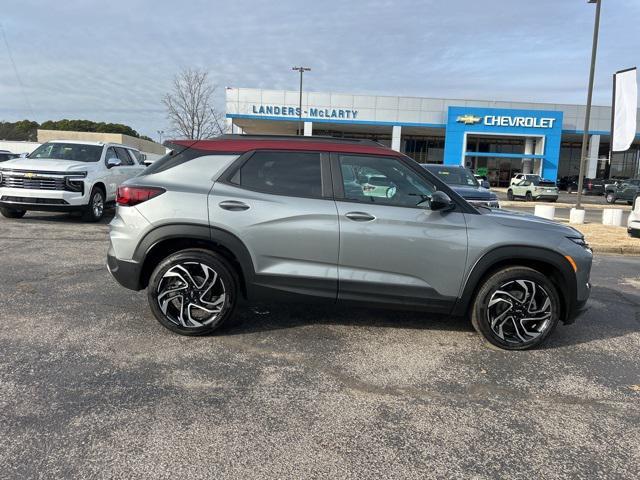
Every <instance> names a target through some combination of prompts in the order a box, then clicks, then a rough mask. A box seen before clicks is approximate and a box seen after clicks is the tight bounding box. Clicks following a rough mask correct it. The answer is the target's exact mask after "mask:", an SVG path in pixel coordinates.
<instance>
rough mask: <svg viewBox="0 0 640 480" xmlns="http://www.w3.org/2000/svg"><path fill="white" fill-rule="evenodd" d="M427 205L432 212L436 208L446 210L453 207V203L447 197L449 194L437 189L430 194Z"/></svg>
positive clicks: (436, 209)
mask: <svg viewBox="0 0 640 480" xmlns="http://www.w3.org/2000/svg"><path fill="white" fill-rule="evenodd" d="M429 207H430V208H431V210H433V211H434V212H435V211H438V210H440V211H443V212H447V211H449V210H452V209H453V208H455V203H453V201H452V200H451V198H449V195H447V194H446V193H444V192H441V191H439V190H438V191H435V192H433V194H432V195H431V200H430V201H429Z"/></svg>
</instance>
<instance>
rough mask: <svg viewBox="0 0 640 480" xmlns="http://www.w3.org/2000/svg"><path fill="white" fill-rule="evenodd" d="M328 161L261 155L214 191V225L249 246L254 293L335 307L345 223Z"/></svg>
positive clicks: (295, 154) (211, 217)
mask: <svg viewBox="0 0 640 480" xmlns="http://www.w3.org/2000/svg"><path fill="white" fill-rule="evenodd" d="M328 161H329V158H328V156H327V158H323V159H322V160H321V155H320V154H319V153H313V152H268V151H258V152H255V153H254V154H253V155H252V156H251V157H250V158H248V160H246V162H245V163H244V164H243V165H242V166H240V167H239V168H238V169H237V170H236V172H235V173H234V174H233V175H232V176H231V178H230V179H228V180H225V181H223V182H216V184H215V185H214V187H213V189H212V191H211V195H210V196H209V222H210V225H211V227H212V228H223V229H225V230H228V231H230V233H232V234H234V235H235V236H236V237H238V238H239V239H240V240H241V241H242V243H243V244H244V245H245V246H246V247H247V249H248V250H249V254H250V255H251V259H252V262H253V267H254V270H255V274H256V276H255V281H254V286H256V287H264V288H265V289H276V290H280V291H284V292H290V293H297V294H303V295H304V294H306V295H311V296H317V297H325V298H328V299H331V300H335V298H336V295H337V283H338V217H337V213H336V206H335V202H334V201H333V199H332V192H331V181H330V174H329V165H328ZM324 178H326V179H327V180H326V181H324V180H323V179H324ZM258 290H261V289H258Z"/></svg>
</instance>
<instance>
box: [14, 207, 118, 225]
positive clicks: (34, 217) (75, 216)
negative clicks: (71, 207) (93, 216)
mask: <svg viewBox="0 0 640 480" xmlns="http://www.w3.org/2000/svg"><path fill="white" fill-rule="evenodd" d="M115 214H116V210H115V208H107V209H105V211H104V216H103V217H102V219H101V220H100V221H99V222H95V223H94V224H95V225H107V224H109V222H111V220H112V219H113V217H114V215H115ZM14 221H18V222H26V223H36V222H49V223H62V224H65V223H67V224H76V223H93V222H85V221H84V220H82V215H81V214H80V213H77V212H72V213H64V212H62V213H60V212H37V211H30V212H27V214H26V215H25V216H24V217H22V218H21V219H19V220H14Z"/></svg>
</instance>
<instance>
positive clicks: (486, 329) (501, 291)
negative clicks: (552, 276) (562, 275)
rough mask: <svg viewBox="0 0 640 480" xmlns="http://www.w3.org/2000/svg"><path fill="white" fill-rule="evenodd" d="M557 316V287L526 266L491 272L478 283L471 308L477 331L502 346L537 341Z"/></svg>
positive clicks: (513, 347)
mask: <svg viewBox="0 0 640 480" xmlns="http://www.w3.org/2000/svg"><path fill="white" fill-rule="evenodd" d="M559 319H560V297H559V295H558V290H557V288H556V287H555V285H553V283H551V282H550V281H549V279H548V278H547V277H546V276H545V275H542V274H541V273H540V272H538V271H536V270H533V269H531V268H528V267H507V268H504V269H502V270H499V271H497V272H496V273H494V274H492V275H491V276H490V277H489V278H487V279H486V280H485V281H484V283H483V284H482V286H481V287H480V290H479V291H478V293H477V295H476V297H475V299H474V302H473V305H472V311H471V323H472V324H473V326H474V328H475V329H476V331H478V332H479V333H480V334H481V335H482V336H483V337H484V339H485V340H486V341H487V342H489V343H491V344H492V345H495V346H497V347H500V348H503V349H505V350H526V349H529V348H533V347H536V346H538V345H540V344H541V343H542V342H544V341H545V340H546V339H547V338H548V337H549V335H551V332H553V330H554V329H555V328H556V325H557V324H558V320H559Z"/></svg>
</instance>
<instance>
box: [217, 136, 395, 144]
mask: <svg viewBox="0 0 640 480" xmlns="http://www.w3.org/2000/svg"><path fill="white" fill-rule="evenodd" d="M218 139H219V140H297V141H300V142H304V141H307V142H339V143H355V144H361V145H375V146H379V147H385V148H387V147H386V145H383V144H381V143H379V142H376V141H375V140H370V139H368V138H341V137H331V136H329V135H313V136H306V135H305V136H303V135H266V134H265V135H253V134H236V133H233V134H232V133H225V134H223V135H220V136H218V137H215V138H213V139H212V140H218Z"/></svg>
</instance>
